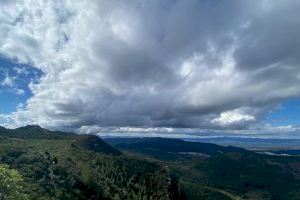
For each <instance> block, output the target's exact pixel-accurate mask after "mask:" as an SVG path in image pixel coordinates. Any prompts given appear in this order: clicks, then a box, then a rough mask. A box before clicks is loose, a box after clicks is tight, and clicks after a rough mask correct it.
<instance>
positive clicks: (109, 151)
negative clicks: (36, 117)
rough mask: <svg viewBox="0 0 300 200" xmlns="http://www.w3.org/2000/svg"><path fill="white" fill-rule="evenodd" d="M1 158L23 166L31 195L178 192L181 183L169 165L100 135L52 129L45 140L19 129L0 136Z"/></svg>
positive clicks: (39, 199)
mask: <svg viewBox="0 0 300 200" xmlns="http://www.w3.org/2000/svg"><path fill="white" fill-rule="evenodd" d="M33 129H34V130H36V129H40V130H42V131H44V130H43V129H41V128H38V127H33ZM8 131H9V130H8ZM0 135H1V132H0ZM0 163H3V164H5V166H7V167H8V165H9V166H10V167H11V168H13V169H16V170H18V171H19V173H20V174H21V175H22V176H23V178H24V183H25V184H24V188H23V191H24V193H25V194H27V195H28V197H30V199H32V200H35V199H36V200H43V199H45V200H46V199H52V200H54V199H72V200H73V199H115V200H118V199H128V200H131V199H176V198H177V197H176V195H177V196H178V192H177V185H176V183H174V181H173V179H172V178H171V177H170V175H169V172H168V170H166V169H165V168H164V167H162V166H161V165H159V164H157V163H151V162H147V161H145V160H143V159H139V158H134V157H130V156H127V155H124V154H122V153H121V152H120V151H118V150H116V149H114V148H112V147H111V146H110V145H108V144H107V143H105V142H104V141H102V140H101V139H100V138H97V137H95V136H77V135H69V134H66V137H65V138H63V137H62V136H59V137H57V136H55V135H54V136H50V135H49V134H47V137H46V139H41V138H40V136H38V137H37V135H36V134H32V133H31V132H30V131H27V132H21V131H16V132H15V133H14V134H13V135H12V137H9V134H5V136H4V137H1V138H0ZM14 172H16V171H14ZM17 180H19V179H17ZM14 185H15V187H18V184H14ZM20 198H22V197H20ZM4 199H5V198H4ZM7 199H9V198H7Z"/></svg>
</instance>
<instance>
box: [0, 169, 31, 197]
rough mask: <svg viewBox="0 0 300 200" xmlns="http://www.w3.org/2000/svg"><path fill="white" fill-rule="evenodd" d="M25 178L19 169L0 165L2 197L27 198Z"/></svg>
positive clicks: (0, 190)
mask: <svg viewBox="0 0 300 200" xmlns="http://www.w3.org/2000/svg"><path fill="white" fill-rule="evenodd" d="M23 185H24V184H23V179H22V176H21V175H20V174H19V172H18V171H17V170H14V169H9V166H8V165H3V164H1V165H0V199H4V200H6V199H7V200H26V199H28V200H29V198H28V196H27V195H26V194H25V193H24V189H23Z"/></svg>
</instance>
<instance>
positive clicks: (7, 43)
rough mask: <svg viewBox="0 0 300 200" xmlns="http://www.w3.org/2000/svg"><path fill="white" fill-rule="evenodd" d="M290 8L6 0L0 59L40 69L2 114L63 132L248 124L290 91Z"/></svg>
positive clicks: (295, 61)
mask: <svg viewBox="0 0 300 200" xmlns="http://www.w3.org/2000/svg"><path fill="white" fill-rule="evenodd" d="M29 5H30V6H29ZM299 7H300V3H298V1H295V0H285V1H283V0H278V1H271V0H262V1H260V0H257V1H255V0H254V1H253V0H248V1H240V0H230V1H225V0H210V1H208V0H200V1H199V0H190V1H183V0H177V1H175V0H167V1H159V0H154V1H145V0H136V1H117V0H110V1H108V0H101V1H82V2H79V1H78V2H70V1H63V0H61V1H57V2H49V1H40V2H39V3H38V4H33V3H32V1H30V0H24V1H18V6H12V5H10V4H8V5H6V6H3V7H1V8H0V9H1V11H3V13H8V12H9V13H10V16H4V15H1V14H0V23H1V25H0V35H1V36H3V37H1V39H0V53H1V55H3V56H6V57H8V58H11V59H17V60H18V61H19V62H23V63H30V64H31V65H32V66H33V67H35V68H39V69H41V70H42V71H43V72H44V76H43V77H42V78H41V79H40V81H39V82H38V83H34V84H31V85H30V87H31V89H32V92H33V96H32V97H31V98H30V99H28V101H27V106H26V107H25V108H24V109H20V110H18V111H17V112H16V113H13V114H12V116H11V118H13V120H14V122H15V123H16V124H18V125H19V124H24V123H25V124H26V123H32V122H34V123H38V124H40V125H43V126H46V127H52V128H61V129H70V130H88V128H89V127H90V128H91V129H92V130H106V129H103V128H105V127H144V128H145V127H160V128H161V127H173V128H180V127H185V128H198V129H210V130H213V129H220V130H224V129H231V130H240V129H250V128H251V127H253V126H257V124H260V122H261V119H262V118H263V117H264V115H265V114H266V113H267V112H269V111H270V110H272V109H273V108H274V107H276V106H277V105H278V104H279V103H280V102H281V101H283V100H285V99H288V98H292V97H296V96H299V95H300V88H299V87H297V86H298V85H299V83H300V68H299V63H300V60H299V52H300V51H299V50H300V49H299V48H300V38H299V37H300V34H299V32H300V28H299V27H300V26H299V25H300V24H299V23H300V21H299V19H300V16H299V12H298V10H299ZM20 16H22V20H16V19H19V18H20ZM8 33H9V34H8ZM82 127H84V128H82ZM95 127H96V128H95Z"/></svg>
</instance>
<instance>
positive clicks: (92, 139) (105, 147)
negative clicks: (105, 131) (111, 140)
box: [72, 135, 121, 155]
mask: <svg viewBox="0 0 300 200" xmlns="http://www.w3.org/2000/svg"><path fill="white" fill-rule="evenodd" d="M72 145H73V146H75V147H78V148H82V149H85V150H90V151H94V152H102V153H106V154H112V155H121V152H120V151H119V150H117V149H115V148H113V147H111V146H110V145H109V144H107V143H106V142H104V141H103V140H102V139H100V138H99V137H98V136H96V135H81V136H78V137H77V138H76V140H75V142H73V143H72Z"/></svg>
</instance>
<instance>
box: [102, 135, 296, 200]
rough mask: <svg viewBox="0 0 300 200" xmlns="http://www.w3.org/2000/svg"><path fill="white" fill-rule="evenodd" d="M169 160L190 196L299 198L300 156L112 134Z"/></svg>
mask: <svg viewBox="0 0 300 200" xmlns="http://www.w3.org/2000/svg"><path fill="white" fill-rule="evenodd" d="M107 141H108V142H109V143H111V144H114V145H115V146H116V147H117V148H119V149H122V150H125V151H127V152H131V153H133V154H135V155H137V156H147V157H148V158H149V159H150V160H152V161H158V162H160V163H162V164H163V165H167V166H168V167H169V169H170V171H171V172H172V173H175V174H176V175H177V177H179V186H180V187H181V190H183V191H184V192H185V195H186V196H187V199H195V200H196V199H253V200H254V199H255V200H256V199H277V200H279V199H280V200H294V199H300V157H297V156H289V157H281V156H268V155H262V154H257V153H255V152H250V151H246V150H245V149H241V148H235V147H222V146H218V145H214V144H208V143H199V142H185V141H182V140H176V139H162V138H148V139H131V140H128V139H124V142H123V141H122V139H108V140H107Z"/></svg>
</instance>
